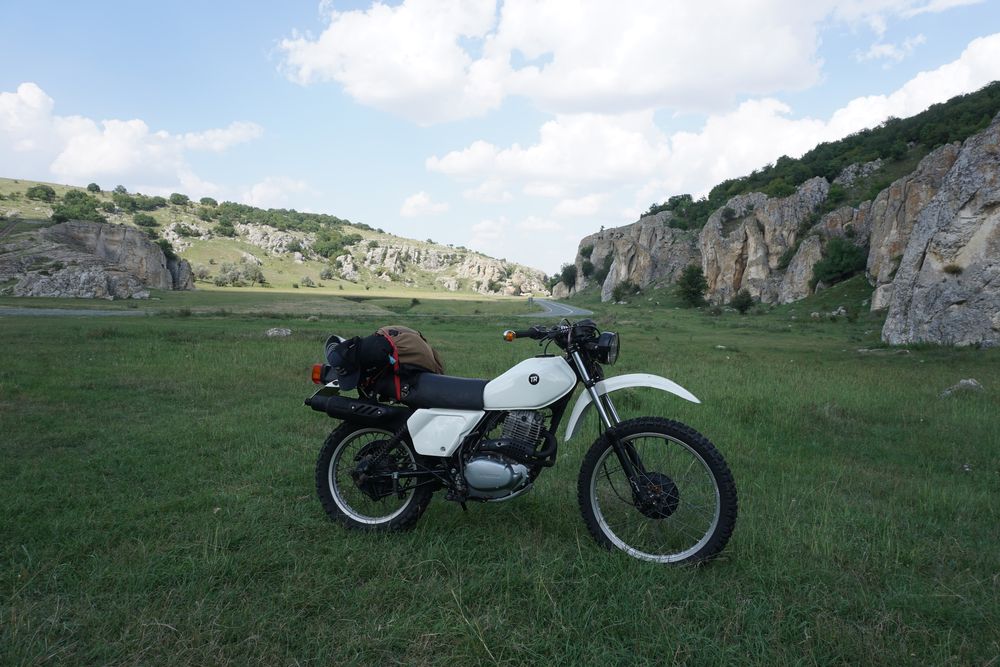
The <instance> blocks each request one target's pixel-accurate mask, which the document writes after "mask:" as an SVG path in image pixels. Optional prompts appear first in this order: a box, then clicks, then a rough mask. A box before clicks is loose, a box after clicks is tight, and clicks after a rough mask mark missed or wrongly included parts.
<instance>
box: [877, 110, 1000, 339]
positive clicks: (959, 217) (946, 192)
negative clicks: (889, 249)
mask: <svg viewBox="0 0 1000 667" xmlns="http://www.w3.org/2000/svg"><path fill="white" fill-rule="evenodd" d="M892 284H893V289H892V296H891V299H890V301H889V312H888V314H887V317H886V322H885V326H884V327H883V329H882V339H883V340H884V341H886V342H888V343H892V344H903V343H915V342H932V343H944V344H949V345H972V344H979V345H989V346H992V345H997V344H998V343H1000V115H998V116H997V118H995V119H994V121H993V124H992V125H991V126H990V127H989V128H987V129H986V130H985V131H984V132H982V133H980V134H978V135H975V136H973V137H970V138H969V139H967V140H966V141H965V143H964V144H963V145H962V147H961V150H960V151H958V154H957V156H956V158H955V160H954V162H953V164H952V165H951V168H950V170H948V172H947V175H946V176H945V177H944V179H943V181H942V183H941V187H940V189H939V190H938V192H937V194H936V195H935V196H934V197H933V199H931V200H930V201H929V202H928V203H927V204H926V205H925V206H924V207H923V208H922V209H921V210H920V211H919V213H918V214H917V216H916V220H915V222H914V224H913V231H912V233H911V234H910V235H909V238H908V239H907V241H906V243H905V249H904V250H903V254H902V259H901V260H900V263H899V269H898V271H897V272H896V276H895V279H894V280H893V283H892Z"/></svg>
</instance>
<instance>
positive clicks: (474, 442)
mask: <svg viewBox="0 0 1000 667" xmlns="http://www.w3.org/2000/svg"><path fill="white" fill-rule="evenodd" d="M503 337H504V340H507V341H513V340H515V339H519V338H530V339H532V340H537V341H540V344H544V345H545V350H544V351H543V354H541V355H539V356H536V357H534V358H531V359H526V360H524V361H522V362H520V363H519V364H517V365H515V366H514V367H513V368H511V369H510V370H508V371H507V372H506V373H504V374H503V375H501V376H499V377H497V378H495V379H493V380H489V381H487V380H477V379H470V378H460V377H449V376H446V375H437V374H434V373H422V374H419V375H418V376H417V377H416V378H413V379H412V380H411V382H410V385H409V386H408V387H407V391H406V395H405V396H403V397H402V399H401V400H400V401H399V402H392V403H383V402H379V401H377V400H376V396H375V395H373V394H372V393H369V392H368V391H366V390H365V389H364V388H363V387H361V386H359V387H358V394H359V397H358V398H356V399H355V398H349V397H346V396H342V395H341V394H340V386H339V384H338V380H337V374H338V372H340V373H343V372H344V371H343V369H338V368H335V367H331V366H329V365H317V366H316V367H314V369H313V381H314V382H316V383H317V384H323V385H324V386H323V387H322V388H320V389H319V391H317V392H316V393H315V394H314V395H313V396H311V397H310V398H308V399H306V405H309V406H310V407H311V408H313V409H314V410H317V411H320V412H325V413H326V414H328V415H329V416H331V417H334V418H336V419H341V420H343V422H344V423H343V424H342V425H341V426H340V427H339V428H337V429H335V430H334V431H333V432H332V433H331V434H330V436H329V437H328V438H327V440H326V442H325V443H324V445H323V448H322V450H321V452H320V455H319V460H318V461H317V464H316V488H317V491H318V493H319V497H320V500H321V501H322V503H323V507H324V509H325V510H326V512H327V513H328V514H329V515H330V517H331V518H333V519H335V520H337V521H339V522H340V523H343V524H344V525H346V526H348V527H350V528H358V529H368V530H401V529H406V528H410V527H412V526H413V524H414V523H415V522H416V521H417V519H418V518H420V515H421V514H423V512H424V510H425V509H426V508H427V505H428V503H429V502H430V500H431V496H432V495H433V493H434V491H436V490H438V489H445V490H446V491H447V494H446V498H447V499H448V500H452V501H456V502H460V503H462V504H463V507H464V503H465V502H466V501H485V502H500V501H504V500H510V499H512V498H516V497H517V496H519V495H521V494H523V493H526V492H527V491H529V490H530V489H531V487H532V485H533V484H534V483H535V480H536V479H537V478H538V476H539V475H540V474H541V472H542V471H543V470H544V469H545V468H548V467H550V466H552V465H553V464H554V463H555V461H556V453H557V451H558V442H557V440H556V435H555V433H556V430H557V428H558V426H559V423H560V422H561V420H562V417H563V414H564V412H565V411H566V408H567V407H568V405H569V403H570V399H571V398H572V395H573V389H574V388H575V387H576V385H577V383H582V384H583V386H584V391H583V392H582V393H581V394H580V397H579V398H578V399H577V401H576V403H575V405H574V406H573V409H572V410H571V412H570V415H569V420H568V423H567V425H566V431H565V435H564V437H563V440H564V441H568V440H569V439H570V438H572V437H573V433H574V432H575V431H576V429H577V426H578V425H579V424H580V419H581V417H582V416H583V414H584V412H585V411H586V410H587V408H589V407H590V406H593V407H594V408H595V409H596V410H597V414H598V416H599V418H600V424H601V434H600V435H599V436H598V437H597V439H596V440H595V441H594V442H593V444H592V445H591V446H590V449H589V451H588V452H587V454H586V456H585V457H584V459H583V464H582V466H581V468H580V474H579V481H578V485H577V494H578V499H579V503H580V510H581V511H582V513H583V519H584V522H585V523H586V524H587V528H588V529H589V530H590V532H591V534H592V535H593V536H594V538H595V539H596V540H597V542H598V543H600V544H602V545H604V546H606V547H609V548H611V547H615V548H618V549H621V550H622V551H624V552H625V553H627V554H629V555H630V556H634V557H635V558H640V559H643V560H649V561H654V562H659V563H696V562H703V561H706V560H708V559H711V558H713V557H715V556H716V555H718V554H719V552H720V551H722V549H723V548H724V547H725V545H726V542H728V540H729V538H730V536H731V535H732V533H733V528H734V527H735V524H736V513H737V497H736V485H735V483H734V481H733V476H732V474H731V473H730V471H729V468H728V466H727V465H726V462H725V461H724V460H723V458H722V455H721V454H720V453H719V452H718V450H717V449H716V448H715V446H714V445H712V443H711V442H709V440H708V439H707V438H705V437H704V436H702V435H701V434H700V433H698V432H697V431H695V430H694V429H692V428H690V427H688V426H686V425H684V424H682V423H680V422H676V421H671V420H669V419H664V418H662V417H639V418H637V419H628V420H624V421H623V420H622V419H621V418H620V417H619V413H618V411H617V410H616V409H615V406H614V404H613V403H612V401H611V394H612V393H613V392H615V391H618V390H621V389H626V388H629V387H649V388H652V389H658V390H661V391H665V392H668V393H670V394H674V395H675V396H679V397H681V398H683V399H686V400H688V401H692V402H694V403H699V401H698V399H697V398H695V396H694V395H693V394H691V393H690V392H689V391H687V390H686V389H684V388H683V387H681V386H680V385H678V384H676V383H674V382H672V381H670V380H668V379H666V378H663V377H659V376H656V375H649V374H645V373H638V374H631V375H620V376H617V377H609V378H606V377H605V376H604V371H603V368H602V366H603V365H610V364H614V363H615V361H616V360H617V358H618V350H619V337H618V335H617V334H615V333H612V332H609V331H605V332H603V333H602V332H600V331H599V330H598V328H597V326H596V325H595V324H594V323H593V322H592V321H590V320H582V321H580V322H577V323H575V324H574V323H569V322H567V321H565V320H564V321H563V323H561V324H559V325H556V326H553V327H533V328H531V329H528V330H526V331H505V332H504V334H503ZM550 344H555V345H556V347H558V348H559V349H561V350H562V351H563V352H564V354H563V355H559V356H555V355H550V354H546V353H545V351H547V350H548V347H549V345H550Z"/></svg>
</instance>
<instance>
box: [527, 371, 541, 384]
mask: <svg viewBox="0 0 1000 667" xmlns="http://www.w3.org/2000/svg"><path fill="white" fill-rule="evenodd" d="M538 380H539V378H538V373H532V374H531V375H529V376H528V384H538Z"/></svg>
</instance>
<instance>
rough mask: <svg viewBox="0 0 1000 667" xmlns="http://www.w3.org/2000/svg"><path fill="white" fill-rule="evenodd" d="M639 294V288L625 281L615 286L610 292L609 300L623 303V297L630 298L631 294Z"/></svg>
mask: <svg viewBox="0 0 1000 667" xmlns="http://www.w3.org/2000/svg"><path fill="white" fill-rule="evenodd" d="M638 293H639V286H638V285H636V284H635V283H634V282H632V281H631V280H625V281H622V282H620V283H618V284H617V285H615V288H614V289H613V290H611V298H612V299H613V300H614V301H624V300H625V297H629V296H632V295H633V294H638Z"/></svg>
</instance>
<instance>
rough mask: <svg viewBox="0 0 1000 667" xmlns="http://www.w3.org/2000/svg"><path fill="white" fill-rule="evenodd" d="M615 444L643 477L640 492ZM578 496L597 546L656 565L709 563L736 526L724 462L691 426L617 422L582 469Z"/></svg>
mask: <svg viewBox="0 0 1000 667" xmlns="http://www.w3.org/2000/svg"><path fill="white" fill-rule="evenodd" d="M615 440H617V441H618V442H620V443H621V444H622V446H623V447H624V448H625V450H626V451H628V452H630V453H631V454H632V455H637V456H638V461H639V462H641V467H642V469H643V470H644V471H645V472H644V473H640V474H638V475H637V478H638V479H637V481H638V483H639V486H640V488H641V491H640V492H638V493H637V492H636V491H635V490H634V488H633V486H632V484H631V483H630V480H629V479H628V476H627V475H626V473H625V470H624V469H623V467H622V464H621V462H620V461H619V459H618V455H617V454H616V453H615V449H614V447H613V442H614V441H615ZM577 497H578V500H579V502H580V510H581V512H582V513H583V519H584V522H585V523H586V524H587V528H588V529H589V530H590V533H591V534H592V535H593V536H594V539H596V540H597V542H598V543H599V544H601V545H603V546H605V547H607V548H616V549H621V550H622V551H624V552H625V553H627V554H629V555H630V556H633V557H634V558H639V559H641V560H648V561H653V562H657V563H671V564H679V563H700V562H704V561H707V560H710V559H712V558H714V557H715V556H717V555H718V554H719V552H721V551H722V549H723V548H724V547H725V546H726V543H727V542H728V541H729V538H730V536H731V535H732V533H733V529H734V528H735V526H736V514H737V505H738V502H737V495H736V484H735V482H734V481H733V476H732V473H731V472H730V471H729V467H728V466H727V465H726V462H725V460H724V459H723V458H722V455H721V454H720V453H719V452H718V450H717V449H716V448H715V446H714V445H712V443H711V442H709V440H708V439H707V438H705V437H704V436H703V435H701V434H700V433H698V432H697V431H695V430H694V429H692V428H690V427H689V426H686V425H684V424H682V423H680V422H675V421H671V420H668V419H662V418H658V417H642V418H639V419H631V420H629V421H625V422H622V423H621V424H619V425H618V426H616V427H614V428H612V429H609V430H608V431H606V432H605V434H604V435H603V436H602V437H600V438H598V439H597V440H596V441H595V442H594V444H593V445H592V446H591V447H590V450H589V451H588V452H587V455H586V456H585V457H584V460H583V464H582V466H581V468H580V477H579V480H578V483H577Z"/></svg>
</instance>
